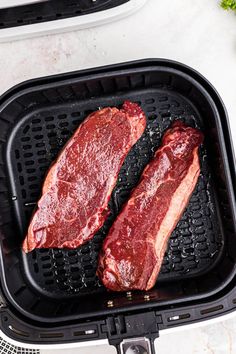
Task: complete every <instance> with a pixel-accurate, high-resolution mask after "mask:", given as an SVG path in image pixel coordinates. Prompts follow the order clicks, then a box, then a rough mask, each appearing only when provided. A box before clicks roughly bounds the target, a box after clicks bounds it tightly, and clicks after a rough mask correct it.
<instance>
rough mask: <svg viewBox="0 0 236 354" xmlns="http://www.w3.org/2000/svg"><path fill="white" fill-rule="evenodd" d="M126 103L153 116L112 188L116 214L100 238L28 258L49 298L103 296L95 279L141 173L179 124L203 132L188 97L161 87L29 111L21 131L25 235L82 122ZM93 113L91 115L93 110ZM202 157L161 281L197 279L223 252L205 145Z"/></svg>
mask: <svg viewBox="0 0 236 354" xmlns="http://www.w3.org/2000/svg"><path fill="white" fill-rule="evenodd" d="M124 99H130V100H132V101H136V102H138V103H140V104H141V106H142V108H143V109H144V111H145V112H146V114H147V117H148V126H147V129H146V132H145V134H144V135H143V136H142V138H141V139H140V141H139V142H138V143H137V144H136V146H135V147H134V148H133V149H132V151H131V152H130V154H129V155H128V157H127V159H126V161H125V163H124V165H123V167H122V169H121V172H120V175H119V180H118V184H117V186H116V188H115V190H114V191H113V194H112V198H111V202H110V209H111V214H110V216H109V218H108V220H107V221H106V223H105V225H104V226H103V228H102V229H101V230H100V232H98V233H97V234H96V236H95V237H94V239H93V240H92V241H90V242H88V243H87V244H85V245H84V246H82V247H80V248H79V249H76V250H54V249H50V250H47V249H45V250H35V251H33V252H32V253H30V254H28V255H25V254H23V255H22V257H23V260H24V267H25V271H26V276H27V277H28V279H29V281H30V283H31V284H37V287H40V289H41V291H42V292H43V293H45V294H47V295H51V296H53V297H55V296H59V297H61V296H63V297H64V296H71V295H74V294H87V293H89V294H91V292H97V291H104V290H105V289H104V288H103V287H102V286H101V284H100V283H99V281H98V279H97V277H96V268H97V257H98V252H99V250H100V248H101V244H102V241H103V239H104V237H105V235H106V234H107V231H108V229H109V227H110V226H111V224H112V222H113V220H114V218H115V217H116V215H117V213H118V212H119V211H120V208H121V206H122V204H123V202H124V201H125V200H126V199H127V197H128V195H129V193H130V191H131V190H132V188H133V187H134V186H135V185H136V184H137V182H138V180H139V177H140V174H141V172H142V170H143V168H144V167H145V166H146V164H147V163H148V162H149V160H150V159H151V157H152V156H153V154H154V151H155V150H156V148H157V147H158V146H159V144H160V139H161V136H162V134H163V132H164V131H165V130H166V129H167V128H168V127H169V125H170V124H171V122H172V121H173V120H175V119H177V118H178V119H182V120H183V121H185V122H186V123H187V124H189V125H191V126H195V127H200V128H202V124H201V119H200V117H199V115H198V112H197V111H196V110H195V108H194V107H193V106H192V105H190V103H189V102H187V101H185V99H184V98H183V97H182V96H180V95H178V94H176V93H174V92H172V91H166V90H164V87H163V88H162V89H160V90H159V89H158V90H157V89H150V90H145V91H140V92H137V91H136V92H132V94H126V95H125V97H119V99H117V98H116V99H115V98H114V97H111V98H109V97H107V98H103V99H93V100H89V101H83V102H82V103H81V102H80V103H75V104H68V105H65V104H62V105H60V106H58V105H57V106H55V107H50V109H48V108H43V109H41V110H40V111H38V112H34V113H31V114H29V115H28V116H27V117H25V118H24V119H23V120H22V123H21V124H19V125H18V128H17V130H16V131H15V135H14V140H13V145H12V155H11V168H12V169H13V173H14V176H16V178H15V181H14V185H15V188H16V193H17V195H14V196H13V197H12V198H13V200H15V203H16V209H17V214H18V215H21V217H19V218H18V222H19V227H20V230H21V233H22V237H23V235H24V234H25V232H26V230H27V225H28V223H29V220H30V216H31V214H32V211H33V208H34V206H35V203H36V202H37V200H38V198H39V196H40V190H41V186H42V182H43V180H44V176H45V172H46V171H47V169H48V168H49V166H50V164H51V162H52V161H53V160H54V159H55V157H56V156H57V153H58V152H59V151H60V149H61V148H62V147H63V145H64V144H65V142H66V141H67V140H68V138H69V137H70V136H71V135H72V133H73V132H74V131H75V129H76V128H77V127H78V125H79V124H80V123H81V122H82V121H83V119H84V118H85V117H86V116H87V115H88V114H89V113H90V112H92V111H94V110H97V109H98V108H99V107H101V106H103V107H104V106H113V105H115V106H118V105H120V104H122V103H123V101H124ZM88 108H89V110H88ZM200 155H201V171H202V173H201V176H200V178H199V182H198V185H197V188H196V190H195V192H194V194H193V196H192V198H191V201H190V203H189V206H188V208H187V210H186V211H185V213H184V215H183V217H182V219H181V221H180V222H179V224H178V226H177V228H176V229H175V231H174V232H173V234H172V236H171V239H170V242H169V247H168V251H167V253H166V255H165V259H164V263H163V266H162V270H161V274H160V277H159V280H158V281H165V280H176V279H178V278H179V277H181V278H182V279H183V278H184V277H188V276H191V277H193V276H194V275H199V274H202V273H204V272H205V271H208V270H209V267H211V266H212V265H213V263H215V261H216V260H217V256H218V255H219V252H220V250H221V247H222V240H221V233H220V230H219V227H218V221H217V211H216V210H215V202H214V195H213V190H212V188H211V185H212V182H211V175H210V171H209V169H208V163H207V154H206V151H205V149H204V147H203V148H202V149H201V151H200Z"/></svg>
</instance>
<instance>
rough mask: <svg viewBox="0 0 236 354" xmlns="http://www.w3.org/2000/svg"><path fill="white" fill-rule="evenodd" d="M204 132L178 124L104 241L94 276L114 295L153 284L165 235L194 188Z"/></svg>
mask: <svg viewBox="0 0 236 354" xmlns="http://www.w3.org/2000/svg"><path fill="white" fill-rule="evenodd" d="M202 141H203V135H202V133H201V132H200V131H199V130H197V129H194V128H191V127H187V126H186V125H185V124H184V123H182V122H180V121H176V122H175V123H174V124H173V125H172V126H171V128H170V129H168V130H167V131H166V133H165V134H164V136H163V140H162V145H161V147H160V148H159V149H158V150H157V151H156V153H155V156H154V158H153V160H152V161H151V162H150V163H149V165H148V166H147V167H146V168H145V170H144V172H143V174H142V177H141V180H140V183H139V185H138V186H137V187H136V188H135V189H134V190H133V192H132V193H131V196H130V199H129V200H128V202H127V203H126V204H125V206H124V208H123V210H122V211H121V213H120V215H119V216H118V217H117V219H116V221H115V222H114V224H113V226H112V227H111V229H110V232H109V233H108V236H107V237H106V239H105V241H104V244H103V248H102V252H101V254H100V259H99V266H98V276H99V277H100V279H101V280H102V282H103V284H104V285H105V286H106V287H107V288H108V289H110V290H113V291H127V290H134V289H139V290H148V289H150V288H152V287H153V286H154V285H155V282H156V279H157V276H158V274H159V271H160V268H161V264H162V261H163V257H164V254H165V251H166V248H167V243H168V240H169V237H170V235H171V233H172V231H173V230H174V228H175V227H176V225H177V223H178V221H179V219H180V218H181V215H182V213H183V211H184V210H185V208H186V206H187V204H188V202H189V199H190V197H191V194H192V192H193V190H194V188H195V186H196V183H197V180H198V177H199V173H200V164H199V157H198V147H199V145H200V144H201V143H202Z"/></svg>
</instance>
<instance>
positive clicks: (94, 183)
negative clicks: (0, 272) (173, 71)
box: [23, 101, 146, 252]
mask: <svg viewBox="0 0 236 354" xmlns="http://www.w3.org/2000/svg"><path fill="white" fill-rule="evenodd" d="M145 125H146V118H145V115H144V113H143V111H142V109H141V108H140V107H139V106H138V105H137V104H135V103H131V102H128V101H127V102H125V103H124V105H123V107H122V109H121V110H119V109H117V108H104V109H102V110H100V111H97V112H95V113H92V114H90V115H89V116H88V118H87V119H86V120H85V121H84V122H83V123H82V124H81V125H80V126H79V128H78V129H77V131H76V132H75V133H74V135H73V136H72V138H71V139H70V140H69V141H68V143H67V144H66V146H65V147H64V148H63V150H62V152H61V153H60V154H59V156H58V158H57V160H56V161H55V163H54V164H53V166H52V167H51V168H50V170H49V172H48V175H47V177H46V179H45V182H44V185H43V190H42V197H41V199H40V200H39V202H38V209H37V211H36V212H35V214H34V215H33V217H32V220H31V222H30V225H29V229H28V234H27V236H26V238H25V241H24V243H23V250H24V251H25V252H30V251H32V250H33V249H34V248H50V247H55V248H76V247H78V246H80V245H82V244H83V243H85V242H86V241H88V240H89V239H91V238H92V237H93V235H94V234H95V233H96V231H98V229H99V228H100V227H101V226H102V224H103V223H104V221H105V219H106V217H107V215H108V213H109V209H108V202H109V199H110V196H111V193H112V190H113V188H114V186H115V184H116V181H117V177H118V173H119V170H120V168H121V166H122V164H123V162H124V159H125V157H126V155H127V154H128V152H129V150H130V149H131V147H132V146H133V145H134V144H135V143H136V141H137V140H138V139H139V138H140V136H141V135H142V133H143V131H144V129H145Z"/></svg>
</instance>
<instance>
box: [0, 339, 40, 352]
mask: <svg viewBox="0 0 236 354" xmlns="http://www.w3.org/2000/svg"><path fill="white" fill-rule="evenodd" d="M0 354H40V351H39V350H37V349H25V348H20V347H15V346H14V345H12V344H10V343H8V342H6V341H5V340H3V339H2V338H0Z"/></svg>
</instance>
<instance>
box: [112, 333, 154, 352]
mask: <svg viewBox="0 0 236 354" xmlns="http://www.w3.org/2000/svg"><path fill="white" fill-rule="evenodd" d="M116 349H117V353H118V354H155V347H154V340H153V339H149V338H147V337H140V338H131V339H124V340H123V341H122V342H121V343H120V344H119V345H117V346H116Z"/></svg>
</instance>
